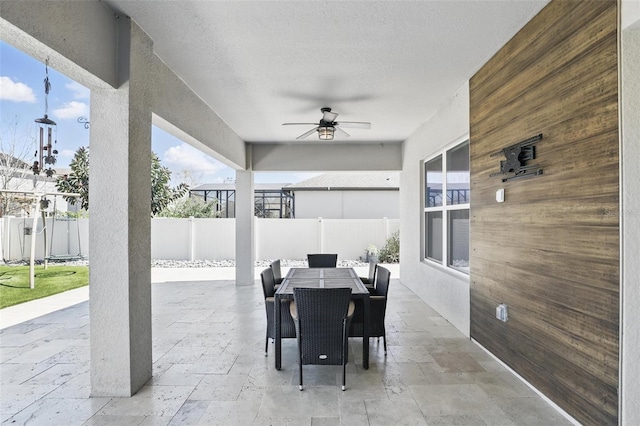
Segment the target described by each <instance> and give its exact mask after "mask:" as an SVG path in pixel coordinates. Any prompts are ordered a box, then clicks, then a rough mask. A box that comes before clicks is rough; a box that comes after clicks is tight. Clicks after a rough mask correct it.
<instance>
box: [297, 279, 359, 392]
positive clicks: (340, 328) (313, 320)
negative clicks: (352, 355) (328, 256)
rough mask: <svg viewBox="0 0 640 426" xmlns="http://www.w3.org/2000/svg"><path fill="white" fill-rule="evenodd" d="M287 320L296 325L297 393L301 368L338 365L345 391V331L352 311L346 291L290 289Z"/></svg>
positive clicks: (346, 335) (349, 293) (347, 349)
mask: <svg viewBox="0 0 640 426" xmlns="http://www.w3.org/2000/svg"><path fill="white" fill-rule="evenodd" d="M293 298H294V303H292V304H291V305H290V311H291V316H292V317H293V321H294V323H295V325H296V334H297V336H298V337H297V341H298V363H299V366H300V385H299V387H300V390H302V366H303V365H342V390H345V389H346V374H347V362H348V361H349V342H348V330H349V322H350V321H351V317H352V316H353V311H354V309H355V305H354V303H353V302H352V301H351V289H350V288H294V289H293Z"/></svg>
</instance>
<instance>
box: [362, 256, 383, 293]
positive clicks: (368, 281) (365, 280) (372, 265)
mask: <svg viewBox="0 0 640 426" xmlns="http://www.w3.org/2000/svg"><path fill="white" fill-rule="evenodd" d="M377 270H378V264H377V263H376V262H369V275H368V276H366V277H358V278H360V281H362V284H364V286H365V287H367V289H369V293H372V292H373V291H374V289H375V284H376V272H377Z"/></svg>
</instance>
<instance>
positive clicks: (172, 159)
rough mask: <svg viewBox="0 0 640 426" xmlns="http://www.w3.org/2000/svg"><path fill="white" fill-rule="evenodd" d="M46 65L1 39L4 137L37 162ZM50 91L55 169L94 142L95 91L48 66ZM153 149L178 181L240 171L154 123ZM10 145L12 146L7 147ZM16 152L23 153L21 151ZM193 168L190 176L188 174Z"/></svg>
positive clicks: (275, 176)
mask: <svg viewBox="0 0 640 426" xmlns="http://www.w3.org/2000/svg"><path fill="white" fill-rule="evenodd" d="M44 78H45V64H43V63H41V62H39V61H37V60H35V59H33V58H32V57H30V56H28V55H26V54H24V53H23V52H21V51H20V50H18V49H16V48H14V47H12V46H10V45H8V44H6V43H4V42H2V41H0V136H1V137H2V142H3V145H2V146H4V147H8V146H10V144H13V143H14V142H13V141H15V144H16V145H19V146H17V148H20V149H21V148H24V147H28V146H31V149H28V151H33V152H31V153H30V154H28V155H27V157H28V158H24V160H25V161H27V162H32V161H33V159H34V157H33V155H34V153H35V149H36V148H35V143H34V142H33V141H34V140H35V136H36V132H37V127H36V124H35V122H34V120H35V119H36V118H41V117H43V116H44V114H45V93H44V82H43V81H44ZM49 81H50V82H51V90H50V92H49V95H48V98H47V99H48V109H47V115H48V116H49V118H50V119H52V120H53V121H55V122H56V124H57V126H56V127H57V137H56V140H57V148H56V149H57V150H58V152H59V154H58V161H57V164H56V166H55V167H54V168H57V169H59V168H67V167H69V163H70V162H71V160H72V158H73V154H74V152H75V151H76V150H77V149H78V148H79V147H81V146H89V131H90V130H87V129H85V127H84V125H82V124H80V123H78V121H77V120H78V117H87V118H88V117H89V105H90V102H89V97H90V91H89V90H88V89H87V88H85V87H84V86H82V85H80V84H78V83H76V82H75V81H73V80H71V79H69V78H67V77H66V76H65V75H63V74H60V73H59V72H57V71H56V70H54V69H52V68H51V67H49ZM151 144H152V145H151V148H152V150H153V151H154V152H155V153H156V154H157V155H158V157H160V160H161V162H162V164H163V165H164V166H166V167H168V168H169V169H170V170H171V171H172V178H173V182H174V184H176V183H178V182H179V181H186V182H187V183H189V184H202V183H215V182H223V181H225V180H226V179H235V171H234V170H233V169H231V168H230V167H228V166H225V165H224V164H222V163H220V162H219V161H217V160H215V159H214V158H212V157H209V156H208V155H206V154H204V153H202V152H200V151H198V150H196V149H195V148H192V147H191V146H190V145H188V144H186V143H184V142H182V141H181V140H179V139H177V138H175V137H173V136H172V135H170V134H168V133H166V132H164V131H163V130H161V129H159V128H157V127H155V126H154V127H153V131H152V139H151ZM5 149H8V148H5ZM15 152H19V150H18V149H16V151H15ZM185 171H188V172H189V173H188V174H189V175H190V177H185V173H184V172H185ZM316 174H317V173H256V174H255V181H256V182H257V183H296V182H299V181H301V180H304V179H307V178H309V177H311V176H314V175H316Z"/></svg>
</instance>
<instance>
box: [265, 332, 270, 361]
mask: <svg viewBox="0 0 640 426" xmlns="http://www.w3.org/2000/svg"><path fill="white" fill-rule="evenodd" d="M268 351H269V333H268V332H267V338H266V339H265V342H264V356H267V352H268Z"/></svg>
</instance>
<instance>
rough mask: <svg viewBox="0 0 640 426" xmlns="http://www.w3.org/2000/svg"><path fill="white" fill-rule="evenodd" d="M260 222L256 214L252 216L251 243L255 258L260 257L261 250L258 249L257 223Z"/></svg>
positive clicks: (258, 231) (258, 234) (258, 229)
mask: <svg viewBox="0 0 640 426" xmlns="http://www.w3.org/2000/svg"><path fill="white" fill-rule="evenodd" d="M259 223H260V220H259V217H258V216H255V215H254V216H253V245H254V247H255V251H256V259H258V260H260V259H262V257H261V256H262V252H261V251H260V227H259V226H258V224H259Z"/></svg>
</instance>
